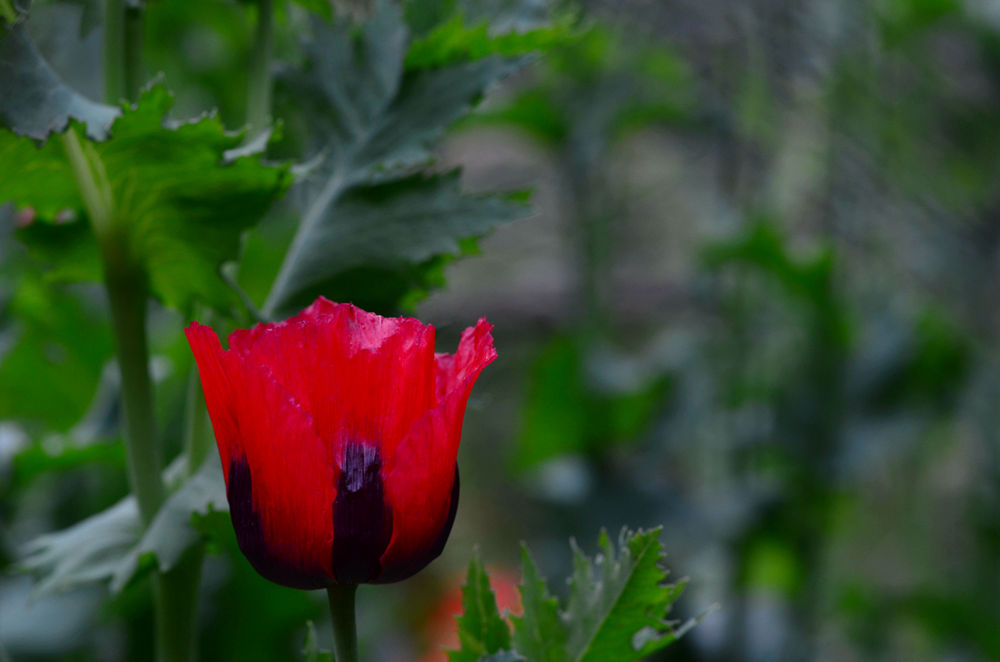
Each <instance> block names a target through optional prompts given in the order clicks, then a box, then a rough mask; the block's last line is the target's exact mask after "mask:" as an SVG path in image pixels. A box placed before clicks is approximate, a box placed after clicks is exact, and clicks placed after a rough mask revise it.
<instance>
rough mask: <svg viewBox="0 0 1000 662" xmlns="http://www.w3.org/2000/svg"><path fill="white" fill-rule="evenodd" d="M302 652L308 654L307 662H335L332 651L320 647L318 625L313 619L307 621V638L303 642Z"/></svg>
mask: <svg viewBox="0 0 1000 662" xmlns="http://www.w3.org/2000/svg"><path fill="white" fill-rule="evenodd" d="M302 654H303V655H305V656H306V659H305V662H334V660H333V654H332V653H330V652H329V651H325V650H321V649H320V647H319V638H318V637H317V636H316V626H315V625H313V622H312V621H308V622H307V623H306V640H305V643H303V644H302Z"/></svg>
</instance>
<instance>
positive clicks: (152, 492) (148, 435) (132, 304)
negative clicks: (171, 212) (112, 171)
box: [101, 232, 163, 525]
mask: <svg viewBox="0 0 1000 662" xmlns="http://www.w3.org/2000/svg"><path fill="white" fill-rule="evenodd" d="M101 248H102V253H103V257H104V282H105V287H106V289H107V292H108V300H109V301H110V303H111V321H112V326H113V330H114V337H115V347H116V349H117V352H118V367H119V370H120V371H121V387H122V406H123V409H124V421H125V449H126V459H127V460H128V471H129V481H130V483H131V486H132V492H133V493H134V494H135V496H136V499H137V500H138V501H139V513H140V514H141V516H142V521H143V523H144V524H146V525H149V523H150V522H152V521H153V517H154V516H155V515H156V513H157V511H158V510H159V509H160V505H162V503H163V480H162V478H161V470H162V463H161V461H160V453H159V444H158V443H156V429H155V424H154V418H153V385H152V380H151V379H150V377H149V347H148V346H147V343H146V298H147V289H146V279H145V277H144V274H143V273H142V270H141V269H140V268H139V267H138V266H137V265H135V264H134V263H133V262H132V260H131V257H130V256H129V250H128V242H127V240H126V239H125V238H124V237H122V236H121V235H119V234H118V233H117V232H112V233H110V235H108V236H105V237H103V238H102V241H101Z"/></svg>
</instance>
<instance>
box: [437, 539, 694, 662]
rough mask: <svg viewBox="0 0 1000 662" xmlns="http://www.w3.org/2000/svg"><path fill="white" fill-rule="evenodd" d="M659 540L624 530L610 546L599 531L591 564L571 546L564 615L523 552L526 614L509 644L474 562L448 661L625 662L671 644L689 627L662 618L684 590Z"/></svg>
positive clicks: (486, 584) (485, 579)
mask: <svg viewBox="0 0 1000 662" xmlns="http://www.w3.org/2000/svg"><path fill="white" fill-rule="evenodd" d="M659 535H660V530H659V529H654V530H652V531H638V532H636V533H632V532H630V531H628V530H625V529H623V530H622V533H621V535H620V537H619V540H618V545H617V546H615V545H614V544H612V542H611V540H610V539H609V538H608V536H607V533H604V532H602V534H601V538H600V548H601V553H600V554H598V555H597V557H596V558H594V559H590V558H588V557H587V556H585V555H584V554H583V552H581V551H580V549H579V548H578V547H577V546H576V544H575V543H574V544H573V575H572V578H571V579H570V596H569V600H568V602H567V604H566V606H565V608H563V607H562V606H560V604H559V601H558V600H556V599H555V598H554V597H552V595H551V594H550V593H549V589H548V586H547V585H546V583H545V580H544V579H542V577H541V576H540V575H539V574H538V569H537V568H536V566H535V563H534V561H533V560H532V558H531V555H530V553H529V552H528V550H527V548H522V553H521V557H522V566H523V572H522V581H521V586H520V591H521V602H522V605H523V607H524V612H523V614H522V615H521V616H519V617H515V618H513V622H514V633H513V637H509V636H507V635H509V632H508V630H507V627H506V624H505V623H504V622H503V620H502V619H501V618H500V615H499V613H498V611H497V607H496V601H495V599H494V597H493V595H492V593H491V592H490V591H489V578H488V577H487V576H486V573H485V572H484V571H483V569H482V563H481V562H480V561H479V560H478V559H476V560H474V561H473V563H472V565H470V567H469V576H468V580H467V582H466V585H465V587H463V607H464V609H465V613H464V614H463V615H462V616H461V617H460V618H459V619H458V625H459V631H458V634H459V640H460V641H461V642H462V648H461V650H459V651H455V652H451V653H450V655H451V660H452V662H465V661H467V660H476V659H478V660H479V662H483V661H484V660H516V659H525V660H530V661H531V662H584V661H587V662H619V661H620V662H626V661H631V660H638V659H641V658H645V657H647V656H648V655H650V654H652V653H653V652H655V651H657V650H659V649H661V648H663V647H664V646H666V645H668V644H670V643H672V642H673V641H675V640H676V639H677V638H678V637H679V636H681V635H682V634H683V633H684V632H686V631H687V629H689V628H691V627H693V625H694V621H692V620H688V621H687V622H685V623H684V624H683V625H682V626H679V624H678V623H676V622H673V621H668V620H667V618H666V617H667V614H668V612H669V611H670V607H671V605H672V604H673V603H674V602H675V601H676V600H677V598H678V597H680V594H681V592H682V591H683V589H684V584H683V583H679V584H667V583H666V576H667V573H666V571H665V570H663V568H662V567H661V562H662V560H663V548H662V546H661V545H660V541H659ZM501 628H502V629H501ZM493 630H495V632H496V634H495V635H493V636H491V635H490V633H491V632H492V631H493ZM488 644H489V645H488ZM477 656H478V658H477ZM491 656H492V657H491Z"/></svg>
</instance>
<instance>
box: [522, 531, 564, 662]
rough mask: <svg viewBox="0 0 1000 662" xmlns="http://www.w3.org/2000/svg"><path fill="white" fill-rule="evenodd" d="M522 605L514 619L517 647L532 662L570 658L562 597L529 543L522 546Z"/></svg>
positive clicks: (553, 661)
mask: <svg viewBox="0 0 1000 662" xmlns="http://www.w3.org/2000/svg"><path fill="white" fill-rule="evenodd" d="M521 575H522V576H521V586H520V587H519V588H520V591H521V605H522V607H523V609H524V613H523V614H522V615H521V616H519V617H517V616H515V617H514V618H513V619H512V620H513V621H514V639H513V641H514V647H515V649H516V650H517V651H518V652H520V653H522V654H523V655H524V656H525V657H526V658H527V659H529V660H532V662H566V660H568V659H569V657H568V656H567V653H566V640H567V632H566V626H565V624H564V623H563V622H562V620H561V617H560V615H559V601H558V600H556V599H555V598H554V597H552V595H551V594H550V593H549V587H548V586H547V585H546V583H545V580H544V579H543V578H542V577H541V576H540V575H539V574H538V568H537V567H536V566H535V561H534V560H533V559H532V558H531V553H530V552H529V551H528V547H527V546H526V545H522V546H521Z"/></svg>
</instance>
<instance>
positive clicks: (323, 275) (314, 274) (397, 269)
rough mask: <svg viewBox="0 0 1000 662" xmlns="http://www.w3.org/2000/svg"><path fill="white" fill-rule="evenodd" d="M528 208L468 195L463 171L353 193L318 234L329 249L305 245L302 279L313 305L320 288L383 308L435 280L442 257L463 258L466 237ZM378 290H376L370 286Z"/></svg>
mask: <svg viewBox="0 0 1000 662" xmlns="http://www.w3.org/2000/svg"><path fill="white" fill-rule="evenodd" d="M525 210H526V208H525V207H524V206H523V205H521V204H519V203H516V202H512V201H509V200H506V199H504V198H501V197H497V196H492V197H491V196H468V195H462V193H461V192H460V190H459V178H458V173H457V172H452V173H448V174H443V175H433V176H425V175H421V174H417V175H412V176H409V177H405V178H402V179H397V180H393V181H390V182H386V183H382V184H374V185H371V186H361V187H355V188H353V189H351V190H350V191H347V192H346V193H345V194H344V195H343V197H342V198H341V199H340V201H339V202H338V204H337V205H335V206H333V207H331V208H330V209H329V211H328V214H327V217H326V219H325V222H324V223H323V224H321V225H319V226H318V227H317V228H316V230H315V231H314V232H312V233H311V237H312V239H311V241H312V242H315V243H314V245H315V246H317V247H319V246H321V247H322V249H316V250H307V251H303V254H302V257H301V259H300V260H299V261H298V262H297V263H296V265H295V271H294V273H295V274H296V276H295V278H296V284H297V288H298V289H299V290H305V291H306V294H305V296H301V295H300V296H297V297H295V298H293V299H290V303H291V304H292V305H293V306H298V305H304V304H307V303H308V302H309V301H311V300H312V299H313V298H314V293H318V292H322V293H323V294H325V295H326V296H328V297H331V298H334V299H336V300H340V299H350V300H353V301H354V302H355V303H356V304H358V305H361V306H365V305H370V306H372V307H379V306H383V305H385V304H389V303H390V302H391V299H395V300H397V301H398V300H399V297H402V296H403V295H404V294H405V293H406V292H408V291H412V290H422V289H423V290H425V289H427V288H428V287H430V286H431V285H433V284H435V283H434V282H433V280H431V279H432V278H435V277H436V276H437V275H438V273H437V272H438V264H439V262H440V258H441V257H442V256H450V257H457V256H459V255H462V254H463V252H464V250H463V246H462V244H461V243H460V240H463V239H467V238H470V237H479V236H482V235H484V234H486V233H487V232H488V231H489V230H491V229H492V228H493V227H495V226H496V225H498V224H500V223H503V222H505V221H509V220H512V219H515V218H518V217H519V216H523V215H524V213H525ZM372 283H374V284H377V286H378V291H369V287H368V284H372Z"/></svg>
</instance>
